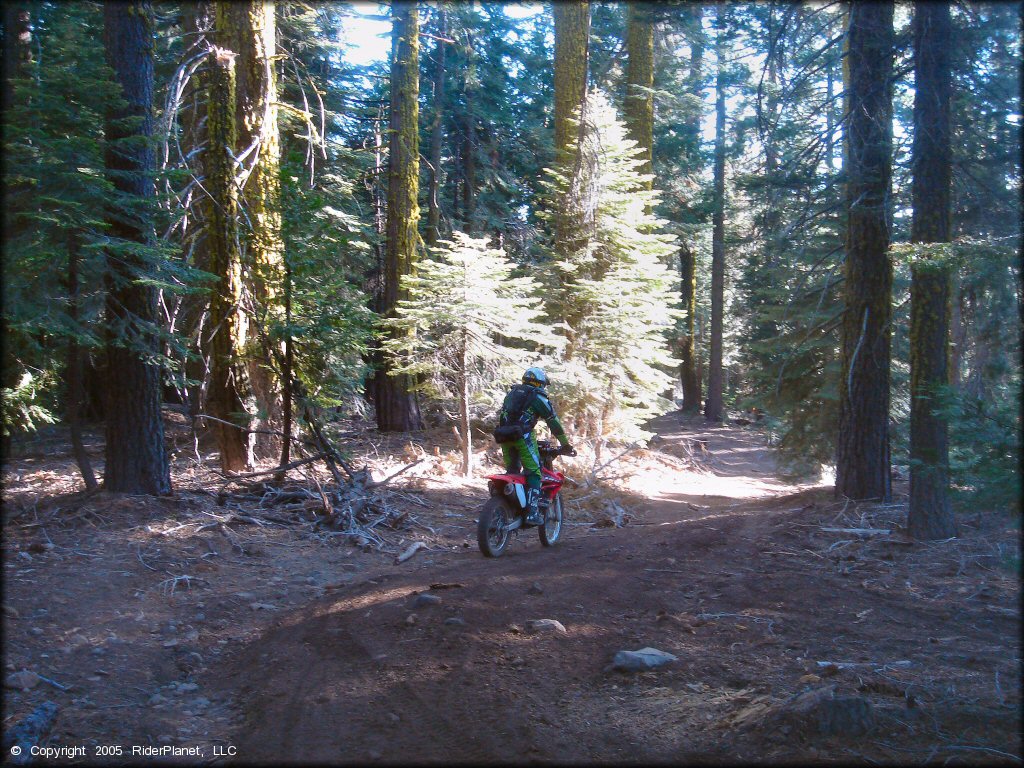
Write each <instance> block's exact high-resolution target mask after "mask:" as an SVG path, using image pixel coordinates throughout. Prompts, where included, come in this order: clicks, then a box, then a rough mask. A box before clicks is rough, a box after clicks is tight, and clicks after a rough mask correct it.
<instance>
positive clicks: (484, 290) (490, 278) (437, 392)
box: [384, 232, 559, 477]
mask: <svg viewBox="0 0 1024 768" xmlns="http://www.w3.org/2000/svg"><path fill="white" fill-rule="evenodd" d="M513 271H514V265H513V264H512V262H511V261H509V259H508V257H507V256H506V255H505V253H504V252H503V251H501V250H499V249H496V248H490V247H489V246H488V244H487V238H473V237H471V236H470V235H468V234H466V233H464V232H455V233H453V236H452V240H445V241H442V242H441V249H440V250H438V251H437V253H436V254H435V255H434V256H433V257H431V258H425V259H422V260H421V261H420V262H419V263H418V264H417V265H416V275H405V276H404V277H403V278H402V291H403V293H405V294H406V295H407V296H408V298H406V299H402V300H400V301H399V302H398V308H397V310H396V316H395V318H393V319H391V320H389V321H387V323H386V324H387V326H388V327H389V328H391V329H392V330H393V331H394V334H393V336H392V338H391V339H389V340H388V341H386V342H384V347H385V349H386V350H387V351H388V353H390V354H391V355H392V356H393V358H394V364H393V367H392V370H393V371H395V372H396V373H399V374H407V375H409V376H411V377H413V378H414V379H416V380H417V381H419V382H420V384H419V385H418V387H419V389H420V390H421V391H422V392H424V394H426V396H427V397H429V398H431V399H432V400H435V401H439V402H441V403H442V404H443V405H444V406H446V407H448V406H449V405H450V404H451V405H454V406H455V410H456V411H457V413H458V416H457V421H458V423H459V431H460V438H461V440H462V456H463V462H462V471H463V474H465V475H466V476H467V477H468V476H469V475H470V473H471V470H472V462H471V458H472V435H471V432H470V424H471V417H472V416H473V415H474V414H475V415H477V416H480V415H482V414H483V413H485V412H489V411H493V410H494V408H495V407H496V406H497V405H498V404H499V403H500V402H501V398H502V396H503V395H504V391H503V390H501V389H498V388H496V386H495V384H496V383H497V382H501V381H503V380H506V379H508V378H511V377H512V376H513V375H515V373H516V372H517V371H519V370H521V369H523V368H525V367H527V366H529V365H535V364H536V361H537V359H538V357H539V356H542V355H544V354H545V353H548V354H549V353H550V351H551V350H553V349H554V348H555V347H556V346H557V344H558V341H559V340H558V337H556V336H554V335H553V334H552V332H551V330H550V329H549V328H548V327H547V326H546V325H545V324H543V323H542V322H540V320H541V317H542V315H543V308H542V300H541V298H540V296H539V293H538V290H537V285H536V284H535V283H534V281H533V279H532V278H530V277H514V276H513Z"/></svg>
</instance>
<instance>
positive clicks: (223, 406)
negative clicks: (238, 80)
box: [205, 8, 253, 472]
mask: <svg viewBox="0 0 1024 768" xmlns="http://www.w3.org/2000/svg"><path fill="white" fill-rule="evenodd" d="M218 11H220V9H219V8H218ZM221 21H222V18H221V16H220V13H218V23H220V22H221ZM234 104H235V53H234V52H233V51H230V50H226V49H223V48H217V49H215V50H214V56H213V57H212V58H211V61H210V96H209V100H208V110H209V113H208V118H207V122H208V126H209V135H210V146H209V148H208V149H207V151H206V153H205V154H206V174H205V176H206V188H207V190H208V192H209V196H210V200H209V201H208V205H207V213H206V221H207V223H208V225H209V229H208V233H207V239H208V241H209V246H210V272H212V273H213V274H214V275H216V276H217V284H216V286H215V288H214V292H213V296H212V297H211V300H210V323H209V325H210V328H209V333H210V336H209V337H208V338H209V341H208V342H207V347H208V348H209V350H210V390H209V396H208V410H209V412H210V415H211V416H213V417H214V418H216V419H219V420H220V421H214V422H213V423H212V427H213V431H214V434H215V436H216V438H217V446H218V448H219V449H220V460H221V468H222V469H223V470H224V471H225V472H242V471H246V470H248V469H249V468H250V467H251V466H252V461H253V451H252V440H251V435H250V434H249V432H248V421H249V410H248V408H246V401H247V400H248V399H249V392H248V377H247V372H246V369H245V365H244V363H243V362H242V353H243V350H244V349H245V341H246V337H247V335H248V321H247V318H246V315H245V313H244V312H242V309H241V302H242V261H241V254H240V253H239V252H238V193H237V190H236V187H235V183H234V163H233V160H232V147H235V146H237V145H236V140H237V129H236V124H235V109H234ZM221 422H228V423H227V424H225V423H221Z"/></svg>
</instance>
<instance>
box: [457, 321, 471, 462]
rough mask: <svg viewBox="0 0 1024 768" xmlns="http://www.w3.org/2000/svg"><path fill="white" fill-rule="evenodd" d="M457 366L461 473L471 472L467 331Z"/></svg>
mask: <svg viewBox="0 0 1024 768" xmlns="http://www.w3.org/2000/svg"><path fill="white" fill-rule="evenodd" d="M459 360H460V363H461V365H460V368H459V426H460V428H461V429H462V474H463V476H464V477H471V476H472V474H473V436H472V434H471V433H470V423H469V331H463V334H462V349H461V350H460V357H459Z"/></svg>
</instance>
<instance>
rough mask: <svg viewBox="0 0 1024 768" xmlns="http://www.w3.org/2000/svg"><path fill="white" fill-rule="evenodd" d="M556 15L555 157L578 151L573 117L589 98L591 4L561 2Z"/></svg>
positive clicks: (574, 0)
mask: <svg viewBox="0 0 1024 768" xmlns="http://www.w3.org/2000/svg"><path fill="white" fill-rule="evenodd" d="M554 14H555V156H556V157H557V158H559V159H560V160H561V159H562V158H563V153H564V152H566V151H570V152H573V153H575V146H576V144H577V143H578V138H579V132H578V131H573V129H572V127H571V125H570V122H569V121H570V120H571V119H572V118H573V115H574V113H575V112H577V111H578V110H579V108H580V105H582V104H583V102H584V100H585V99H586V97H587V58H588V51H589V40H590V4H589V3H588V2H577V0H569V1H568V2H559V3H555V4H554Z"/></svg>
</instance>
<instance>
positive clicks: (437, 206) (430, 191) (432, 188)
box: [423, 8, 448, 246]
mask: <svg viewBox="0 0 1024 768" xmlns="http://www.w3.org/2000/svg"><path fill="white" fill-rule="evenodd" d="M440 15H441V19H440V26H439V29H438V37H441V38H446V37H447V36H448V12H447V11H445V10H444V8H441V9H440ZM446 45H448V44H447V43H445V42H444V41H443V40H438V41H437V44H436V46H435V47H434V94H433V97H434V115H433V118H432V122H431V126H430V169H429V174H428V182H427V185H428V186H427V228H426V231H425V232H424V234H423V239H424V242H426V244H427V245H430V246H434V245H437V241H438V239H439V238H440V236H441V201H440V189H441V143H442V139H443V137H444V78H445V50H446V48H445V46H446Z"/></svg>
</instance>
